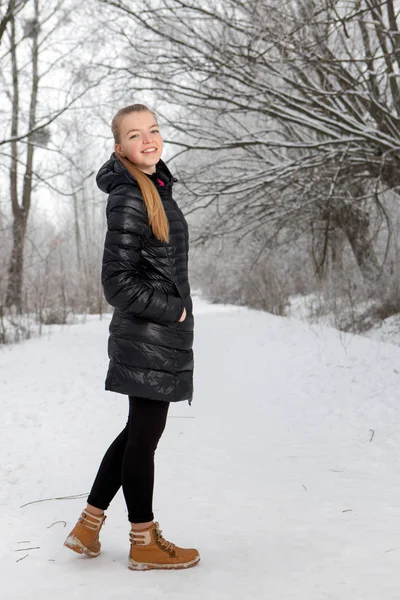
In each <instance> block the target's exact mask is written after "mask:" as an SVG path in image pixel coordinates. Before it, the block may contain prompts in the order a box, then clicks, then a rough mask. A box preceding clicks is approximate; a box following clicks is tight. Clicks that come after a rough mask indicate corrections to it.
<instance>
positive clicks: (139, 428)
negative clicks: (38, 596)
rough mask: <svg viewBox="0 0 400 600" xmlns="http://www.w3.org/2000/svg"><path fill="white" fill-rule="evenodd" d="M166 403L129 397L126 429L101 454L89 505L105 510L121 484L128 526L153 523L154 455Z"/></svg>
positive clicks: (164, 415)
mask: <svg viewBox="0 0 400 600" xmlns="http://www.w3.org/2000/svg"><path fill="white" fill-rule="evenodd" d="M168 408H169V402H164V401H163V400H150V399H147V398H139V397H138V396H129V416H128V421H127V424H126V426H125V429H123V430H122V431H121V433H120V434H119V436H118V437H117V438H116V439H115V440H114V441H113V443H112V444H111V446H110V447H109V449H108V450H107V452H106V453H105V455H104V458H103V460H102V462H101V464H100V467H99V470H98V473H97V475H96V478H95V480H94V483H93V486H92V489H91V491H90V494H89V496H88V499H87V501H88V504H91V505H92V506H95V507H96V508H100V509H103V510H106V508H108V506H109V504H110V502H111V500H112V499H113V498H114V496H115V494H116V493H117V492H118V490H119V488H120V487H121V485H122V491H123V493H124V496H125V502H126V505H127V508H128V519H129V521H130V522H131V523H146V522H147V521H153V519H154V514H153V488H154V453H155V451H156V448H157V444H158V442H159V440H160V438H161V435H162V433H163V431H164V429H165V424H166V420H167V414H168Z"/></svg>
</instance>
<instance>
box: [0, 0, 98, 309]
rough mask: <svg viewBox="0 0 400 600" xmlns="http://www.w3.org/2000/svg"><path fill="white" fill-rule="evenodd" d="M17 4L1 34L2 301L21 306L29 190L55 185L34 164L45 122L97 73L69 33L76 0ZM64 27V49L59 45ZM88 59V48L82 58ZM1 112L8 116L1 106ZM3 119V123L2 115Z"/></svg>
mask: <svg viewBox="0 0 400 600" xmlns="http://www.w3.org/2000/svg"><path fill="white" fill-rule="evenodd" d="M17 5H18V6H19V8H20V9H21V10H20V11H19V12H18V11H17V10H14V12H13V13H12V14H11V15H10V16H9V17H8V20H7V22H6V24H5V38H4V39H5V40H6V41H7V44H4V45H3V48H4V53H3V54H0V65H1V71H2V75H1V77H2V82H3V84H4V85H3V89H2V96H3V99H4V100H5V103H6V102H8V105H9V107H10V110H9V114H10V117H11V118H10V130H9V133H8V132H7V131H6V129H5V127H4V126H3V131H2V133H3V139H2V140H1V139H0V146H2V152H1V154H2V155H3V156H4V157H6V158H7V159H8V160H9V161H10V168H9V183H10V202H11V209H12V229H13V245H12V251H11V257H10V261H9V268H8V286H7V292H6V298H5V306H6V307H8V308H10V307H12V306H15V307H16V308H17V309H18V311H21V310H22V283H23V261H24V246H25V239H26V232H27V224H28V218H29V213H30V210H31V203H32V195H33V192H34V190H35V185H36V186H38V184H39V183H40V184H43V183H46V184H47V185H48V186H49V187H50V189H53V190H54V185H51V182H50V181H49V180H48V181H46V177H43V176H41V175H40V173H39V171H38V170H37V169H35V164H34V163H35V156H36V155H37V154H38V153H39V154H40V156H41V157H43V153H44V152H48V151H49V150H50V147H49V146H50V142H51V137H52V129H51V127H50V125H52V126H53V128H54V126H55V125H56V121H57V120H59V119H60V118H61V117H63V116H64V115H65V113H66V112H67V111H68V110H69V109H70V108H71V107H73V106H77V105H78V102H79V100H80V99H81V98H83V97H84V96H85V95H86V94H87V93H88V91H89V90H91V89H93V88H94V87H96V86H97V85H98V84H99V82H100V81H101V80H102V74H100V73H98V72H93V73H89V72H88V69H87V66H86V65H85V64H84V63H83V58H82V57H81V56H80V53H79V55H78V51H79V48H80V45H81V43H82V37H80V36H79V35H78V34H77V32H76V31H75V32H74V33H75V36H74V37H72V36H71V28H72V27H73V23H72V22H71V15H72V14H74V11H76V9H77V6H78V5H77V2H75V1H68V0H54V1H53V0H51V1H50V2H46V3H44V2H43V0H29V1H28V2H25V3H21V2H19V3H17ZM15 6H16V5H15V4H14V8H15ZM22 8H23V9H24V10H22ZM63 29H64V30H65V36H66V39H67V40H68V43H66V44H65V45H66V46H67V48H65V47H62V46H61V45H60V41H61V39H60V34H61V35H62V32H63ZM88 32H89V30H88ZM86 37H89V36H86ZM60 47H61V50H60ZM77 56H78V59H77V58H76V57H77ZM88 58H90V53H89V52H88V55H87V57H86V60H87V59H88ZM57 75H58V77H60V76H61V77H60V78H61V82H60V85H59V86H57V83H55V82H54V79H56V80H57ZM50 82H51V83H50ZM49 83H50V84H49ZM3 113H4V114H6V115H7V111H6V110H3ZM4 123H5V124H7V119H5V120H4ZM53 133H54V129H53ZM0 137H1V134H0ZM51 150H52V156H53V161H52V162H53V164H54V165H55V164H56V160H55V158H54V157H55V155H56V154H57V153H60V152H62V149H58V148H56V147H54V148H51ZM3 167H4V165H3ZM42 169H43V168H42ZM48 179H50V178H48Z"/></svg>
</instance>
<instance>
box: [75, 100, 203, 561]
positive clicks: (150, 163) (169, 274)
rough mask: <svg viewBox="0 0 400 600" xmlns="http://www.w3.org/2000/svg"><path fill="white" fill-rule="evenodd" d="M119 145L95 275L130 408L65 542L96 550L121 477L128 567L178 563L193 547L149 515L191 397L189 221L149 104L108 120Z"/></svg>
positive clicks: (193, 555) (194, 556)
mask: <svg viewBox="0 0 400 600" xmlns="http://www.w3.org/2000/svg"><path fill="white" fill-rule="evenodd" d="M111 128H112V132H113V135H114V142H115V147H114V149H115V151H114V152H113V154H112V155H111V157H110V159H109V160H108V161H107V162H106V163H105V164H104V165H103V166H102V167H101V169H100V171H99V172H98V174H97V184H98V186H99V188H100V189H101V190H102V191H103V192H106V193H107V194H108V202H107V209H106V216H107V234H106V238H105V247H104V254H103V262H102V274H101V280H102V285H103V289H104V294H105V297H106V299H107V301H108V302H109V304H111V306H113V307H114V313H113V316H112V319H111V323H110V328H109V332H110V336H109V340H108V356H109V358H110V362H109V368H108V373H107V377H106V381H105V389H106V390H111V391H114V392H118V393H120V394H126V395H127V396H128V398H129V416H128V421H127V424H126V426H125V428H124V429H123V431H122V432H121V433H120V434H119V435H118V437H117V438H116V439H115V440H114V442H113V443H112V444H111V446H110V447H109V449H108V450H107V452H106V454H105V455H104V458H103V460H102V462H101V464H100V467H99V470H98V473H97V476H96V478H95V481H94V483H93V486H92V489H91V491H90V494H89V497H88V499H87V506H86V508H85V509H84V510H83V511H82V514H81V516H80V518H79V520H78V522H77V524H76V525H75V527H74V528H73V530H72V531H71V533H70V534H69V536H68V537H67V539H66V541H65V542H64V545H65V546H67V548H70V549H71V550H74V551H75V552H78V553H80V554H86V555H88V556H98V555H99V553H100V541H99V532H100V529H101V527H102V525H103V523H104V521H105V519H106V516H105V514H104V511H105V510H106V509H107V508H108V506H109V504H110V502H111V500H112V499H113V498H114V496H115V494H116V493H117V491H118V489H119V488H120V487H121V485H122V490H123V494H124V497H125V501H126V505H127V508H128V519H129V521H130V523H131V531H130V534H129V535H130V542H131V546H130V553H129V563H128V565H129V568H131V569H133V570H147V569H181V568H187V567H192V566H194V565H195V564H197V563H198V562H199V560H200V555H199V553H198V551H197V550H195V549H184V548H179V547H177V546H175V544H173V543H171V542H168V541H166V540H165V539H164V538H163V537H162V535H161V530H160V528H159V524H158V523H157V522H154V520H153V519H154V514H153V507H152V502H153V486H154V453H155V450H156V448H157V444H158V441H159V440H160V437H161V435H162V433H163V431H164V428H165V424H166V419H167V413H168V408H169V404H170V402H181V401H184V400H187V401H188V402H189V405H190V404H191V401H192V397H193V349H192V345H193V330H194V319H193V312H192V308H193V305H192V299H191V296H190V285H189V280H188V251H189V235H188V227H187V223H186V220H185V217H184V216H183V213H182V212H181V210H180V209H179V207H178V205H177V203H176V202H175V200H174V199H173V197H172V188H173V184H174V182H176V181H178V180H177V179H176V178H175V177H173V176H172V174H171V172H170V170H169V169H168V167H167V165H166V164H165V163H164V162H163V161H162V160H161V153H162V149H163V141H162V137H161V135H160V129H159V126H158V123H157V118H156V115H155V114H154V112H152V111H151V110H150V109H149V108H147V106H145V105H143V104H134V105H132V106H127V107H126V108H123V109H121V110H120V111H119V112H118V113H117V114H116V115H115V117H114V119H113V121H112V125H111Z"/></svg>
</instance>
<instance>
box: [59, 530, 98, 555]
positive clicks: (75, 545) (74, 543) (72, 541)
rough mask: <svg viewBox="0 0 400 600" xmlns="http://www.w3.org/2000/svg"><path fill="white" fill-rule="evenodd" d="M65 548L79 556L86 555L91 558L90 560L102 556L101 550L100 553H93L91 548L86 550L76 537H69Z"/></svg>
mask: <svg viewBox="0 0 400 600" xmlns="http://www.w3.org/2000/svg"><path fill="white" fill-rule="evenodd" d="M64 546H65V547H66V548H69V549H70V550H73V551H74V552H77V553H78V554H86V556H90V558H95V557H96V556H98V555H99V554H100V550H99V551H98V552H93V551H92V550H89V548H86V546H84V545H83V544H82V542H81V541H80V540H79V539H78V538H77V537H76V536H75V535H69V536H68V537H67V539H66V540H65V542H64Z"/></svg>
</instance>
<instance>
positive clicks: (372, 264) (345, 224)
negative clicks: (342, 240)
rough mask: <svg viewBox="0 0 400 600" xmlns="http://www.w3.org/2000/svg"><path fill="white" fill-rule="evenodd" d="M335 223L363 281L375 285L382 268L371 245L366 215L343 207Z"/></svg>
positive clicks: (361, 211) (351, 206)
mask: <svg viewBox="0 0 400 600" xmlns="http://www.w3.org/2000/svg"><path fill="white" fill-rule="evenodd" d="M336 222H337V224H338V226H339V227H340V228H341V229H342V231H343V232H344V233H345V235H346V237H347V239H348V241H349V244H350V246H351V249H352V251H353V254H354V257H355V259H356V261H357V264H358V267H359V269H360V271H361V275H362V277H363V279H364V281H365V282H366V283H368V284H374V285H375V284H376V283H377V281H378V279H379V278H380V277H381V275H382V274H383V268H382V265H380V264H379V260H378V257H377V255H376V253H375V250H374V247H373V245H372V241H371V236H370V222H369V216H368V214H367V213H366V212H364V211H363V210H362V209H359V208H355V206H354V205H351V204H349V205H343V206H342V207H341V209H340V211H339V214H336Z"/></svg>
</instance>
